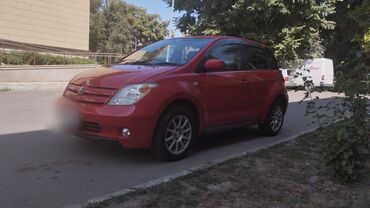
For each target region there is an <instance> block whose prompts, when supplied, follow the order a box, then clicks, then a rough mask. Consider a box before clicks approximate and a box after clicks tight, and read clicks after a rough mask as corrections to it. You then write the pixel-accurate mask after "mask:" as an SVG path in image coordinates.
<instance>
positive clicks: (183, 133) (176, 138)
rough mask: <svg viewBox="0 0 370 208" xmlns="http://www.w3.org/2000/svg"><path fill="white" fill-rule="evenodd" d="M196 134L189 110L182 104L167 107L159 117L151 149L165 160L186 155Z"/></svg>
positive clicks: (181, 157) (179, 158)
mask: <svg viewBox="0 0 370 208" xmlns="http://www.w3.org/2000/svg"><path fill="white" fill-rule="evenodd" d="M196 135H197V128H196V122H195V118H194V114H193V113H192V111H191V110H189V109H188V108H186V107H182V106H175V107H171V108H169V109H167V110H166V111H165V112H164V113H163V114H162V115H161V117H160V119H159V121H158V123H157V128H156V131H155V134H154V138H153V142H152V147H151V150H152V152H153V153H154V154H155V155H156V156H157V157H159V158H161V159H163V160H166V161H178V160H181V159H183V158H185V157H186V155H187V154H188V152H189V150H190V149H191V147H192V146H193V143H194V141H195V137H196Z"/></svg>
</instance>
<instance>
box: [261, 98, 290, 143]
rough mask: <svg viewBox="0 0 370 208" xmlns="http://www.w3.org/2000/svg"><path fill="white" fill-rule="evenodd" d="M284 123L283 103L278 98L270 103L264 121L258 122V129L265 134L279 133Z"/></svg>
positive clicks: (274, 134)
mask: <svg viewBox="0 0 370 208" xmlns="http://www.w3.org/2000/svg"><path fill="white" fill-rule="evenodd" d="M283 123H284V104H283V102H282V101H280V100H276V101H274V102H273V103H272V105H271V107H270V109H269V112H268V115H267V117H266V119H265V121H264V122H263V123H262V124H260V125H259V126H258V127H259V129H260V130H261V131H262V132H263V133H264V134H265V135H267V136H276V135H278V134H279V132H280V130H281V127H282V126H283Z"/></svg>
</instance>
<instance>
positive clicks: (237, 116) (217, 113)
mask: <svg viewBox="0 0 370 208" xmlns="http://www.w3.org/2000/svg"><path fill="white" fill-rule="evenodd" d="M208 59H219V60H222V61H224V62H225V68H224V69H222V70H220V71H204V72H203V73H201V78H202V82H201V83H202V90H203V99H204V104H205V109H206V111H207V113H206V118H205V119H206V127H211V126H218V125H223V124H230V123H234V122H239V121H241V119H242V117H241V111H242V104H241V98H242V86H243V79H244V72H243V71H242V62H241V59H242V58H241V53H240V45H239V41H237V42H235V41H226V40H224V41H221V42H219V43H217V45H215V46H213V47H212V48H211V49H210V50H209V51H208V52H207V54H206V55H205V57H204V59H203V61H202V63H201V65H202V64H204V63H205V61H206V60H208ZM202 70H204V69H202Z"/></svg>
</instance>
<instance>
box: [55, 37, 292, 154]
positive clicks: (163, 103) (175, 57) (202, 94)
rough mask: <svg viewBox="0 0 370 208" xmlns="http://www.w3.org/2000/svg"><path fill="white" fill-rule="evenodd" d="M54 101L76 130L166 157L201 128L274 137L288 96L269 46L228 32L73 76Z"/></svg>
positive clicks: (155, 48) (175, 42) (185, 147)
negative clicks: (253, 130)
mask: <svg viewBox="0 0 370 208" xmlns="http://www.w3.org/2000/svg"><path fill="white" fill-rule="evenodd" d="M62 100H63V101H64V102H63V103H64V105H63V106H68V107H64V109H68V110H66V111H64V112H65V113H64V114H63V115H64V117H66V120H68V125H69V126H73V127H75V128H74V130H75V133H76V134H78V135H80V136H84V137H96V138H105V139H110V140H115V141H118V142H119V143H120V144H122V145H123V146H124V147H125V148H150V149H151V150H153V152H154V153H155V154H156V155H158V156H160V157H161V158H164V159H166V160H169V161H174V160H179V159H182V158H184V157H185V156H186V154H187V153H188V152H189V150H190V149H191V147H192V146H193V144H195V142H196V140H197V138H198V136H199V135H200V134H202V133H205V132H214V131H218V130H225V129H229V128H235V127H243V126H248V125H259V128H260V129H261V130H262V131H263V132H264V133H265V134H266V135H277V134H278V133H279V131H280V129H281V127H282V125H283V120H284V115H285V112H286V110H287V103H288V96H287V91H286V89H285V87H284V79H283V77H282V75H281V73H280V71H279V68H278V65H277V63H276V60H275V58H274V56H273V53H272V52H271V50H270V49H269V47H267V46H265V45H262V44H259V43H256V42H253V41H249V40H245V39H241V38H235V37H185V38H175V39H167V40H162V41H159V42H156V43H154V44H151V45H148V46H146V47H144V48H142V49H140V50H138V51H136V52H134V53H132V54H131V55H129V56H127V57H126V58H124V59H123V60H122V62H121V63H119V64H116V65H112V66H105V67H103V68H99V69H94V70H89V71H86V72H84V73H81V74H79V75H77V76H76V77H74V78H73V79H72V80H71V82H70V84H69V85H68V87H67V88H66V90H65V92H64V96H63V98H62ZM71 106H72V107H71Z"/></svg>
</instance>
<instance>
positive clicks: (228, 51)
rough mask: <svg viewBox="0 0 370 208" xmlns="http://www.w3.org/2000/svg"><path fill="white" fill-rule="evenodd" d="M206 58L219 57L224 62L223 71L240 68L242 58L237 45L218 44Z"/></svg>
mask: <svg viewBox="0 0 370 208" xmlns="http://www.w3.org/2000/svg"><path fill="white" fill-rule="evenodd" d="M208 59H219V60H222V61H224V62H225V68H224V70H225V71H232V70H240V69H241V65H242V61H241V60H242V58H241V54H240V50H239V45H237V44H230V45H220V46H218V47H216V48H214V49H212V51H211V52H210V53H209V54H208V55H207V60H208Z"/></svg>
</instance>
